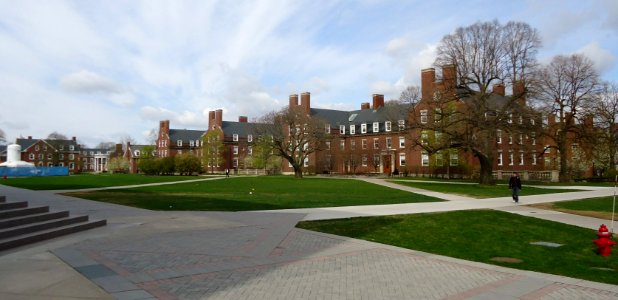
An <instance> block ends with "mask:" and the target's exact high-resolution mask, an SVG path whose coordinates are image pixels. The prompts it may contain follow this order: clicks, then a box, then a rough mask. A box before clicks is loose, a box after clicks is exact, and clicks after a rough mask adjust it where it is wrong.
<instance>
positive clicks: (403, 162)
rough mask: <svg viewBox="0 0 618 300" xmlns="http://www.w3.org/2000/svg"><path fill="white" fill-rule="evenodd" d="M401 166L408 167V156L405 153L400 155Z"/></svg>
mask: <svg viewBox="0 0 618 300" xmlns="http://www.w3.org/2000/svg"><path fill="white" fill-rule="evenodd" d="M399 166H401V167H405V166H406V154H405V153H399Z"/></svg>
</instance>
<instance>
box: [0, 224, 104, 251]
mask: <svg viewBox="0 0 618 300" xmlns="http://www.w3.org/2000/svg"><path fill="white" fill-rule="evenodd" d="M106 224H107V221H106V220H97V221H87V222H81V223H75V224H70V225H65V226H61V227H56V228H52V229H47V230H42V231H38V232H34V233H29V234H23V235H19V236H14V237H10V238H3V239H0V251H4V250H7V249H11V248H16V247H19V246H23V245H27V244H32V243H36V242H40V241H44V240H48V239H52V238H56V237H59V236H63V235H67V234H71V233H75V232H80V231H84V230H88V229H92V228H96V227H101V226H105V225H106Z"/></svg>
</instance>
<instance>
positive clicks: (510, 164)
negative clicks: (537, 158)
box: [509, 151, 513, 166]
mask: <svg viewBox="0 0 618 300" xmlns="http://www.w3.org/2000/svg"><path fill="white" fill-rule="evenodd" d="M512 165H513V151H509V166H512Z"/></svg>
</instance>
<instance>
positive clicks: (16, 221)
mask: <svg viewBox="0 0 618 300" xmlns="http://www.w3.org/2000/svg"><path fill="white" fill-rule="evenodd" d="M68 216H69V211H67V210H65V211H56V212H44V213H40V214H33V215H26V216H19V217H14V218H9V219H3V220H0V229H2V228H9V227H13V226H20V225H25V224H31V223H37V222H43V221H47V220H53V219H60V218H66V217H68Z"/></svg>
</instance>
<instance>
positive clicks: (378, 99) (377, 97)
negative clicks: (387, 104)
mask: <svg viewBox="0 0 618 300" xmlns="http://www.w3.org/2000/svg"><path fill="white" fill-rule="evenodd" d="M380 107H384V95H382V94H373V110H376V109H378V108H380Z"/></svg>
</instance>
